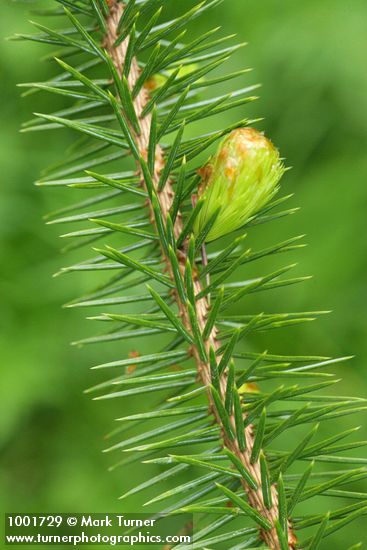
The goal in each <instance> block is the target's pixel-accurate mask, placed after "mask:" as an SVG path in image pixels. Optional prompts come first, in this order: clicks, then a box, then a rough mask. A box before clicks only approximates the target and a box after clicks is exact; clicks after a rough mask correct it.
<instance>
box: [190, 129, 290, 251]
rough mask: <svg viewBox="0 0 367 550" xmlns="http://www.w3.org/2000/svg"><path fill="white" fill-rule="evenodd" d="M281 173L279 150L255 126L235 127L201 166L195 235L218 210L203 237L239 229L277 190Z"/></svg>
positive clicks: (217, 235)
mask: <svg viewBox="0 0 367 550" xmlns="http://www.w3.org/2000/svg"><path fill="white" fill-rule="evenodd" d="M283 173H284V165H283V163H282V161H281V159H280V157H279V152H278V150H277V149H276V147H274V145H273V144H272V142H271V141H270V140H269V139H267V138H266V137H265V136H264V135H263V134H262V133H260V132H258V131H257V130H255V129H254V128H238V129H237V130H234V131H233V132H231V133H230V134H229V135H228V136H227V137H226V138H225V139H224V140H223V141H222V143H221V144H220V146H219V148H218V151H217V153H216V155H214V156H213V157H212V158H211V159H210V161H209V163H208V164H207V165H206V166H204V168H203V169H202V170H201V175H202V184H201V186H200V189H199V197H202V198H203V199H204V206H203V208H202V209H201V212H200V214H199V215H198V217H197V220H196V224H195V226H194V233H195V235H199V234H200V233H201V231H202V230H203V229H204V228H205V227H206V225H207V224H208V222H209V221H210V219H212V217H213V215H214V214H215V212H216V211H217V210H218V208H220V211H219V214H218V216H217V218H216V220H215V222H214V224H213V226H212V228H211V229H210V231H209V233H208V235H207V237H206V239H205V240H206V241H207V242H209V241H214V240H215V239H218V238H219V237H222V236H223V235H226V234H227V233H230V232H232V231H235V230H236V229H239V228H240V227H241V226H242V225H244V224H245V223H246V221H247V220H248V219H249V218H250V217H251V216H253V215H254V214H255V213H256V212H258V211H259V210H260V209H261V208H262V207H263V206H264V205H265V204H266V203H267V202H268V201H269V200H270V199H271V198H272V197H273V196H274V195H275V193H276V192H277V191H278V189H279V187H278V183H279V180H280V178H281V177H282V175H283Z"/></svg>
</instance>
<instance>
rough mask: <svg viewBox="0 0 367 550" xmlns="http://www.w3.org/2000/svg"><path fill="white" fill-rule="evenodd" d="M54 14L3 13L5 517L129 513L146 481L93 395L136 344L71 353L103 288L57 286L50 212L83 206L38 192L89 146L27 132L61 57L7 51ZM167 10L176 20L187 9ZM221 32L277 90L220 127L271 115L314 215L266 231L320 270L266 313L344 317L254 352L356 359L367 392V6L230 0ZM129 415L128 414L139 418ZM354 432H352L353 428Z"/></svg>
mask: <svg viewBox="0 0 367 550" xmlns="http://www.w3.org/2000/svg"><path fill="white" fill-rule="evenodd" d="M49 4H50V2H47V1H44V2H38V3H37V2H35V3H34V4H32V6H31V5H30V3H23V4H22V3H13V2H10V1H9V0H2V1H1V4H0V35H1V42H0V66H1V103H0V110H1V135H0V162H1V181H2V199H1V202H0V226H1V256H2V259H1V266H2V276H1V304H2V308H1V309H2V311H1V319H0V322H1V324H2V327H1V340H2V342H1V360H2V370H3V373H4V374H3V376H2V383H1V386H0V403H1V405H0V407H1V414H0V448H1V457H2V458H1V464H2V468H1V470H0V493H1V497H2V500H3V503H2V508H3V510H4V511H5V510H6V511H36V512H39V511H62V510H66V511H71V510H72V511H94V510H95V511H101V512H103V511H125V512H126V511H128V510H127V509H126V505H124V504H122V503H119V502H118V501H117V497H118V496H119V495H120V494H122V493H123V492H124V490H126V489H127V488H129V487H131V485H132V484H133V482H132V477H133V476H134V475H135V474H136V470H132V469H131V468H130V469H129V470H128V471H127V472H126V471H125V469H116V470H114V471H113V472H109V473H108V472H107V468H108V467H109V466H110V465H111V464H114V462H116V461H117V460H118V458H119V455H114V456H112V455H109V454H103V453H102V452H101V451H102V449H103V448H104V447H106V446H108V443H106V442H105V441H104V437H105V435H106V434H108V433H109V431H110V430H111V429H113V427H114V423H113V418H115V417H116V416H119V415H120V416H121V410H122V409H121V407H122V405H121V403H118V402H93V401H91V400H90V398H89V397H88V396H85V395H83V393H82V392H83V390H84V389H85V388H86V387H88V386H90V385H92V384H93V383H95V382H96V376H95V374H93V373H91V372H90V371H89V367H90V366H91V365H93V364H95V363H97V362H102V361H106V360H108V359H109V357H116V350H118V354H119V355H121V356H123V354H124V353H126V352H127V351H128V349H129V347H128V345H122V346H121V345H120V346H119V347H115V348H114V349H111V348H108V349H107V348H106V349H104V348H103V347H98V348H94V347H89V348H88V347H87V348H83V349H81V350H79V349H76V348H71V347H70V346H69V342H70V341H72V340H75V339H77V338H81V337H83V336H86V335H88V334H91V333H93V329H94V331H95V330H96V329H95V327H89V325H88V322H87V321H84V315H83V312H80V311H77V310H66V309H61V305H62V304H63V303H65V302H67V301H69V300H71V299H72V298H73V297H75V296H76V295H77V294H78V293H80V292H81V291H82V290H83V289H84V288H87V283H86V281H85V276H74V275H69V276H64V277H59V278H56V279H53V278H52V274H53V273H54V272H55V271H57V270H58V268H59V267H61V266H62V265H64V264H66V265H67V264H68V259H65V258H63V257H62V256H61V255H60V252H59V250H60V248H61V245H60V241H59V240H58V231H57V228H55V227H53V226H49V227H47V226H45V224H44V222H43V220H42V216H43V215H44V214H45V213H46V212H47V211H48V210H49V209H50V208H54V207H56V206H62V205H63V204H66V201H67V198H66V196H65V194H64V193H60V192H57V191H53V190H52V189H46V190H42V189H38V188H36V187H34V186H33V182H34V181H35V180H36V179H37V177H38V175H39V173H40V171H41V169H42V168H43V167H44V166H45V165H49V164H51V163H52V162H55V161H57V160H58V159H60V158H62V156H63V155H64V151H65V149H66V147H67V146H68V145H70V143H71V142H72V139H73V136H72V135H71V134H70V133H68V132H66V131H59V132H57V133H54V135H52V134H48V133H46V132H42V133H39V134H37V135H36V134H20V133H19V132H18V129H19V127H20V124H21V122H22V121H24V120H26V119H27V118H29V116H30V113H31V112H32V111H34V110H43V111H44V112H48V111H51V110H52V101H53V100H54V97H46V96H42V98H41V95H38V96H35V98H32V99H31V98H29V99H24V100H21V99H20V91H19V89H17V88H16V87H15V85H16V83H17V82H27V81H39V80H42V78H45V77H47V76H48V75H49V71H50V68H49V65H48V64H47V63H40V62H39V58H40V57H41V56H42V55H43V54H44V53H46V52H47V51H48V49H47V47H41V46H39V45H35V44H31V43H24V42H9V41H4V38H5V37H7V36H9V35H11V34H12V33H14V32H31V31H32V28H31V26H30V25H29V23H28V22H27V19H28V18H29V16H28V10H29V8H30V7H33V5H39V6H41V5H42V6H45V5H46V6H47V5H49ZM173 4H174V3H173ZM167 5H168V7H169V9H171V11H172V4H170V3H169V2H167ZM31 18H33V17H32V16H31ZM208 19H209V21H208ZM218 24H221V25H222V26H223V32H225V33H226V34H229V33H232V32H236V33H237V34H238V36H239V39H240V40H241V41H248V42H249V45H248V46H247V48H245V49H243V50H241V53H240V54H237V55H236V56H235V58H234V59H233V61H231V63H232V65H233V68H236V69H238V68H241V67H243V66H249V67H254V71H253V72H252V73H250V75H249V76H246V78H245V81H244V84H243V85H247V84H250V83H256V82H261V83H262V85H263V88H262V90H261V92H260V95H261V99H260V100H259V101H258V102H256V104H254V105H253V106H251V107H245V108H244V109H243V110H241V113H238V112H237V113H235V114H234V113H229V114H228V115H224V116H223V117H222V118H221V120H220V121H219V119H217V120H216V121H213V122H211V123H210V124H211V125H212V126H213V127H218V123H219V122H223V123H224V122H225V121H227V122H228V121H232V120H233V116H238V117H239V116H241V117H244V116H247V115H251V116H264V117H265V120H264V122H261V123H260V124H259V125H258V126H259V128H261V129H265V131H266V133H267V135H268V136H270V137H271V138H272V140H273V141H274V142H275V143H276V144H277V146H278V147H279V148H280V150H281V152H282V154H283V155H284V156H285V157H286V158H287V163H288V165H289V166H292V167H293V169H292V170H291V171H290V172H288V174H287V175H286V177H285V178H284V184H283V190H284V192H286V193H289V192H295V193H296V197H295V199H292V205H294V206H298V205H300V206H301V207H302V209H301V211H300V212H299V213H298V214H297V215H295V216H291V217H290V218H289V219H287V220H283V221H279V222H276V223H275V224H273V227H271V228H268V227H264V228H261V229H259V232H258V233H256V234H254V235H251V236H250V237H251V243H254V246H256V244H257V242H258V244H259V245H260V244H263V243H264V242H265V243H268V244H271V243H273V242H275V239H277V238H279V239H281V238H284V239H285V238H288V237H290V236H293V235H296V234H303V233H306V234H307V238H306V241H307V243H308V244H309V246H308V248H306V249H305V250H303V251H300V252H297V253H296V254H294V253H293V254H292V257H289V258H287V259H286V260H285V261H286V262H288V263H291V262H293V261H300V262H301V266H300V268H297V269H298V271H297V272H299V273H302V274H313V275H314V276H315V277H314V279H312V280H311V281H310V282H307V283H305V284H304V285H302V286H297V287H293V288H292V289H291V290H290V291H280V292H274V293H273V292H272V293H260V294H258V295H256V297H255V298H253V299H252V301H251V308H252V309H253V310H254V311H263V310H267V311H270V312H271V311H282V310H284V308H285V310H289V311H298V310H302V309H304V310H306V311H307V310H312V309H327V310H329V309H330V310H333V313H332V315H330V316H326V317H324V318H322V319H321V320H320V321H318V322H317V323H312V324H308V325H305V326H303V327H302V328H299V329H291V330H285V331H284V332H282V333H281V332H277V331H272V332H269V333H262V335H261V337H259V336H257V338H256V341H254V342H253V345H254V346H256V347H257V346H261V348H267V349H270V350H273V351H275V352H277V351H278V352H290V350H291V351H292V352H295V353H300V354H303V353H311V354H313V353H314V354H325V355H331V356H340V355H350V354H356V358H355V359H354V360H353V361H352V362H350V363H348V365H346V366H345V367H342V368H340V369H339V370H340V374H341V375H342V376H343V379H344V380H343V382H342V384H339V386H337V388H336V389H335V390H334V391H335V392H336V393H338V394H341V393H344V392H345V393H349V394H356V395H361V396H363V395H366V393H367V382H366V358H367V314H366V308H367V287H366V284H367V283H366V272H367V254H366V253H367V239H366V211H367V179H366V176H367V157H366V130H367V73H366V70H365V57H366V51H367V5H366V2H365V0H353V1H351V0H350V1H348V0H322V2H320V1H319V0H308V1H307V2H305V1H300V0H298V1H295V0H283V1H282V2H279V1H278V0H277V1H276V0H262V1H261V2H259V1H255V0H227V1H226V2H224V4H222V5H221V6H220V7H218V8H216V10H215V11H213V13H211V14H210V16H209V17H208V18H207V19H206V20H205V19H200V20H197V21H196V22H195V27H194V28H193V31H192V32H193V34H199V33H200V32H202V30H203V29H204V28H205V29H207V28H208V27H210V26H213V25H215V26H216V25H218ZM52 70H54V68H52ZM41 106H42V108H41ZM212 126H210V128H212ZM282 260H283V261H284V259H282ZM274 265H276V266H278V265H279V264H275V263H274ZM273 268H274V266H273ZM275 268H276V267H275ZM275 268H274V269H275ZM129 406H130V404H129V403H127V404H126V405H124V410H123V412H124V414H125V413H126V414H127V410H128V408H129ZM342 422H343V423H345V426H346V428H348V427H349V426H350V425H351V422H353V420H351V419H349V417H347V418H346V420H345V421H344V419H343V420H342ZM360 422H362V423H363V422H365V417H364V416H361V418H360ZM364 431H365V432H366V429H365V428H364ZM366 439H367V438H366ZM359 487H361V485H360V486H359ZM345 504H348V503H345ZM341 505H342V504H341ZM131 506H132V509H134V501H132V504H131ZM341 538H342V539H343V540H341ZM358 540H364V541H365V542H366V540H367V537H366V533H365V528H363V521H360V522H359V523H356V524H355V525H353V527H351V528H349V530H348V529H347V530H346V531H345V532H344V534H343V537H340V536H337V537H335V538H334V539H328V541H329V544H331V546H325V548H333V549H334V550H345V548H346V547H347V546H348V544H349V542H350V543H351V542H353V541H355V542H357V541H358ZM347 543H348V544H347Z"/></svg>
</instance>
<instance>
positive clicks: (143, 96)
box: [104, 0, 297, 550]
mask: <svg viewBox="0 0 367 550" xmlns="http://www.w3.org/2000/svg"><path fill="white" fill-rule="evenodd" d="M109 5H110V15H109V17H108V19H107V29H108V33H107V35H106V37H105V43H104V46H105V48H106V49H107V51H108V53H109V55H110V56H111V58H112V60H113V62H114V65H115V67H116V70H117V71H118V73H119V75H120V76H121V75H122V71H123V67H124V62H125V56H126V51H127V47H128V43H129V38H128V37H127V38H126V39H125V40H124V41H123V42H122V43H121V44H119V45H118V46H117V47H115V46H114V43H115V41H116V39H117V38H118V33H117V26H118V23H119V20H120V18H121V15H122V13H123V10H124V5H123V4H122V3H117V1H116V0H110V1H109ZM139 76H140V69H139V66H138V62H137V60H136V59H135V58H134V59H133V61H132V63H131V68H130V73H129V76H128V83H129V87H130V89H132V88H133V87H134V85H135V83H136V82H137V80H138V78H139ZM149 99H150V97H149V92H148V90H147V89H146V88H145V87H142V89H141V91H140V92H139V94H138V95H137V97H136V99H135V102H134V106H135V111H136V115H137V117H138V119H139V123H140V133H139V134H137V132H135V131H134V129H133V128H131V132H132V134H133V136H134V138H135V142H136V145H137V147H138V149H139V152H140V154H141V156H142V157H143V158H146V157H147V151H148V144H149V135H150V127H151V115H150V114H147V115H146V116H144V117H142V112H143V109H144V107H145V105H146V104H147V102H148V101H149ZM164 162H165V161H164V154H163V150H162V148H161V147H160V146H159V145H157V148H156V154H155V167H154V173H153V177H152V179H153V183H154V186H155V188H156V192H157V197H158V199H159V202H160V206H161V211H162V217H163V220H166V219H167V215H168V213H169V210H170V208H171V206H172V202H173V199H174V190H173V187H172V183H171V182H170V181H168V182H167V184H166V185H165V187H164V188H163V189H162V190H161V191H159V190H158V182H159V176H160V174H161V172H162V169H163V168H164ZM137 169H138V172H139V174H140V176H141V180H142V184H143V185H144V178H143V174H142V170H141V167H140V166H139V165H138V167H137ZM149 209H150V218H151V220H152V223H154V214H153V210H152V205H151V204H149ZM182 229H183V224H182V216H181V215H180V214H178V215H177V218H176V221H175V226H174V232H175V236H176V237H178V236H179V235H180V233H181V231H182ZM184 248H185V247H183V250H182V252H181V253H180V255H179V262H180V265H181V269H182V271H184V269H185V263H186V253H185V250H184ZM162 255H163V257H164V260H165V263H166V266H167V270H168V272H169V273H170V275H171V276H172V279H173V274H172V268H171V264H170V261H169V258H167V257H166V255H165V254H164V252H163V251H162ZM194 290H195V294H196V295H197V294H199V293H200V292H201V291H202V286H201V282H200V281H199V279H198V278H197V277H196V278H195V279H194ZM175 299H176V302H177V305H178V308H179V313H180V316H181V319H182V321H183V323H184V325H185V327H186V328H187V330H188V331H191V323H190V318H189V313H188V310H187V305H186V304H185V303H183V302H182V301H181V300H180V298H179V296H178V295H177V294H176V293H175ZM209 309H210V305H209V302H208V299H207V298H206V297H204V298H201V299H199V300H197V302H196V312H197V319H198V323H199V327H200V329H201V330H202V331H203V330H204V327H205V323H206V319H207V316H208V311H209ZM217 335H218V330H217V328H216V327H214V328H213V329H212V331H211V334H210V335H209V336H208V338H207V340H206V342H205V346H206V350H207V353H208V355H209V349H210V348H211V347H212V348H214V350H215V351H218V350H219V348H220V346H221V343H220V341H219V340H218V338H217ZM192 355H193V357H194V358H195V361H196V364H197V368H198V374H199V377H200V380H201V381H202V383H203V384H204V385H205V386H206V387H207V388H208V392H207V394H208V399H209V403H210V409H211V411H212V413H213V415H214V417H215V420H216V422H217V423H218V425H219V426H220V428H221V433H222V440H223V446H224V447H226V448H227V449H229V450H230V451H231V452H232V453H234V454H235V455H236V456H237V458H238V459H239V460H240V461H241V462H242V464H243V465H244V466H245V468H246V469H247V470H248V472H249V473H250V475H251V476H252V478H253V479H254V480H255V481H256V483H257V486H258V489H257V490H254V489H252V488H251V487H250V486H249V485H248V483H247V482H246V480H245V479H242V486H243V488H244V490H245V491H246V493H247V497H248V502H249V504H250V505H251V506H252V507H253V508H255V509H256V510H257V511H258V512H259V513H260V514H261V515H262V516H263V517H264V518H266V519H267V520H268V521H269V522H270V524H271V525H272V528H271V529H269V530H264V529H262V530H261V537H262V539H263V540H264V542H265V543H266V544H267V546H268V547H269V548H271V550H281V546H280V543H279V541H278V536H277V533H276V529H275V526H274V525H275V521H276V520H277V519H278V516H279V509H278V493H277V489H276V485H273V486H272V487H271V492H272V507H271V508H270V509H267V508H266V506H265V504H264V499H263V494H262V489H261V472H260V463H259V461H257V462H255V463H254V464H252V463H251V460H250V457H251V453H252V449H253V446H254V427H253V426H252V425H251V424H250V425H248V426H247V427H246V429H245V436H246V441H247V446H246V450H245V451H241V450H240V447H239V444H238V441H237V439H236V438H234V439H233V440H231V439H230V438H229V437H228V436H227V434H226V430H225V429H224V426H223V425H222V421H221V418H220V416H219V415H218V413H217V410H216V407H215V404H214V402H213V398H212V395H211V391H210V387H211V370H210V364H209V362H203V361H202V359H201V357H200V354H199V351H198V349H197V348H196V346H192ZM226 378H227V373H226V372H224V373H223V375H222V376H221V381H220V390H221V392H220V393H221V396H220V397H221V399H223V402H224V395H225V392H226ZM230 422H231V424H232V427H233V432H234V433H235V419H234V415H233V414H232V415H231V417H230ZM296 540H297V539H296V537H295V535H294V532H293V529H292V527H291V525H290V524H289V528H288V544H289V548H290V549H292V550H293V549H294V548H295V545H296Z"/></svg>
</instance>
